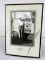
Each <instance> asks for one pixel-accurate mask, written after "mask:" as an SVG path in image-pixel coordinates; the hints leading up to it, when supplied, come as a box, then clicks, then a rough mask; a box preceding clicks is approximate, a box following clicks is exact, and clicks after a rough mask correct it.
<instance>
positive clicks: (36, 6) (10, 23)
mask: <svg viewBox="0 0 45 60" xmlns="http://www.w3.org/2000/svg"><path fill="white" fill-rule="evenodd" d="M42 20H43V3H29V4H6V5H5V21H6V22H5V23H6V24H5V31H6V32H5V36H6V38H5V53H6V55H13V56H23V57H33V58H34V57H35V58H39V57H40V49H41V33H42Z"/></svg>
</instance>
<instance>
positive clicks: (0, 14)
mask: <svg viewBox="0 0 45 60" xmlns="http://www.w3.org/2000/svg"><path fill="white" fill-rule="evenodd" d="M15 3H44V4H45V0H0V36H5V4H15ZM43 11H44V13H43V29H42V30H43V31H42V37H45V6H44V10H43Z"/></svg>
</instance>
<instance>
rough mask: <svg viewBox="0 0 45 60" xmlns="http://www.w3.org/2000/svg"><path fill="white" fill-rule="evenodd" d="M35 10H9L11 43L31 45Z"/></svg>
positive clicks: (32, 42) (32, 43)
mask: <svg viewBox="0 0 45 60" xmlns="http://www.w3.org/2000/svg"><path fill="white" fill-rule="evenodd" d="M34 28H35V12H34V11H29V12H28V11H24V12H23V11H17V12H16V11H12V12H11V34H12V39H11V44H16V45H25V46H33V45H34V30H35V29H34Z"/></svg>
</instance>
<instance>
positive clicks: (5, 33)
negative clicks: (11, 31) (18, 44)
mask: <svg viewBox="0 0 45 60" xmlns="http://www.w3.org/2000/svg"><path fill="white" fill-rule="evenodd" d="M32 4H33V5H35V4H42V15H41V33H40V47H39V57H33V56H20V55H13V54H6V6H8V5H32ZM43 7H44V3H21V4H5V54H6V55H10V56H19V57H27V58H40V50H41V36H42V23H43Z"/></svg>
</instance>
